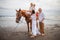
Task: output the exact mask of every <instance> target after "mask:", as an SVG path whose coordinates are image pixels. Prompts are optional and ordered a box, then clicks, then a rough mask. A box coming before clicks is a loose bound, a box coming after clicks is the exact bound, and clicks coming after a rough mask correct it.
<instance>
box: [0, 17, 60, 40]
mask: <svg viewBox="0 0 60 40" xmlns="http://www.w3.org/2000/svg"><path fill="white" fill-rule="evenodd" d="M15 20H16V19H15V17H0V40H60V21H59V20H50V19H45V20H44V23H45V26H44V29H45V36H37V37H36V38H30V36H29V35H28V33H27V24H26V22H25V20H22V21H20V23H16V22H15Z"/></svg>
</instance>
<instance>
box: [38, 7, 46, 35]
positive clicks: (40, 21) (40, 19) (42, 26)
mask: <svg viewBox="0 0 60 40" xmlns="http://www.w3.org/2000/svg"><path fill="white" fill-rule="evenodd" d="M38 12H39V26H40V33H41V35H42V36H44V35H45V34H44V14H43V13H42V9H41V8H39V9H38Z"/></svg>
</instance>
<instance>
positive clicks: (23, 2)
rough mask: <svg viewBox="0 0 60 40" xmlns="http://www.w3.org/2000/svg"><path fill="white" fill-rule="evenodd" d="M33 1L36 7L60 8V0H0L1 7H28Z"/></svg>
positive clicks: (46, 8)
mask: <svg viewBox="0 0 60 40" xmlns="http://www.w3.org/2000/svg"><path fill="white" fill-rule="evenodd" d="M31 2H32V3H35V4H36V9H38V8H39V7H41V8H42V9H45V10H49V9H52V10H60V0H0V8H11V9H19V8H22V9H28V8H29V5H30V3H31Z"/></svg>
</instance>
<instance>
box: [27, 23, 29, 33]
mask: <svg viewBox="0 0 60 40" xmlns="http://www.w3.org/2000/svg"><path fill="white" fill-rule="evenodd" d="M27 27H28V33H29V22H27Z"/></svg>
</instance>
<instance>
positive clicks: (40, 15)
mask: <svg viewBox="0 0 60 40" xmlns="http://www.w3.org/2000/svg"><path fill="white" fill-rule="evenodd" d="M43 19H44V14H43V13H39V22H42V20H43Z"/></svg>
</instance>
